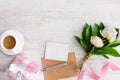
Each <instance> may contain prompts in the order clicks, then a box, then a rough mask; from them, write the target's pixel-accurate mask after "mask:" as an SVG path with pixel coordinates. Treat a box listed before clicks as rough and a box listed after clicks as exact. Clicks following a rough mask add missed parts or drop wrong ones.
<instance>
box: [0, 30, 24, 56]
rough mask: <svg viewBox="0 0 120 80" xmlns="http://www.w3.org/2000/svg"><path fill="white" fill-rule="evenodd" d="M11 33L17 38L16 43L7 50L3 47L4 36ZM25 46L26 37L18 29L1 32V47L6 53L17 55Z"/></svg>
mask: <svg viewBox="0 0 120 80" xmlns="http://www.w3.org/2000/svg"><path fill="white" fill-rule="evenodd" d="M9 35H11V36H13V37H14V38H15V39H16V45H15V47H14V48H13V49H11V50H7V49H4V48H3V47H2V40H3V38H4V37H6V36H9ZM23 47H24V38H23V35H22V34H21V33H20V32H18V31H16V30H7V31H5V32H3V33H2V34H1V36H0V49H1V51H2V52H3V53H4V54H7V55H16V54H18V53H20V52H21V51H22V49H23Z"/></svg>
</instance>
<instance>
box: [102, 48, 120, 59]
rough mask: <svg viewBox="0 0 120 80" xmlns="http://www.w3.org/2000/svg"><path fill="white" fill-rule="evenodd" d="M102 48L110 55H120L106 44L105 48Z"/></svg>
mask: <svg viewBox="0 0 120 80" xmlns="http://www.w3.org/2000/svg"><path fill="white" fill-rule="evenodd" d="M100 50H101V51H103V52H104V53H106V54H108V55H111V56H114V57H120V54H119V53H118V52H117V51H116V50H115V49H114V48H112V47H108V46H105V47H103V48H100Z"/></svg>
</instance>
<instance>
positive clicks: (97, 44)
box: [90, 36, 104, 48]
mask: <svg viewBox="0 0 120 80" xmlns="http://www.w3.org/2000/svg"><path fill="white" fill-rule="evenodd" d="M90 42H91V44H92V45H94V46H95V47H97V48H101V47H103V45H104V44H103V41H102V39H101V38H100V37H98V36H91V40H90Z"/></svg>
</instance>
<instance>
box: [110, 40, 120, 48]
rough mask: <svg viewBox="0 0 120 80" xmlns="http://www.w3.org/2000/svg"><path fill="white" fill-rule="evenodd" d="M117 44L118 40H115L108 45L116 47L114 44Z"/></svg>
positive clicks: (118, 43)
mask: <svg viewBox="0 0 120 80" xmlns="http://www.w3.org/2000/svg"><path fill="white" fill-rule="evenodd" d="M118 45H120V41H118V40H116V41H114V42H112V43H110V44H108V46H109V47H116V46H118Z"/></svg>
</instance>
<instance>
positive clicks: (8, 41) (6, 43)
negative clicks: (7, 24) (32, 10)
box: [2, 35, 16, 50]
mask: <svg viewBox="0 0 120 80" xmlns="http://www.w3.org/2000/svg"><path fill="white" fill-rule="evenodd" d="M2 44H3V47H4V48H5V49H7V50H11V49H13V48H14V47H15V45H16V40H15V38H14V37H13V36H11V35H8V36H6V37H4V38H3V41H2Z"/></svg>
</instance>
